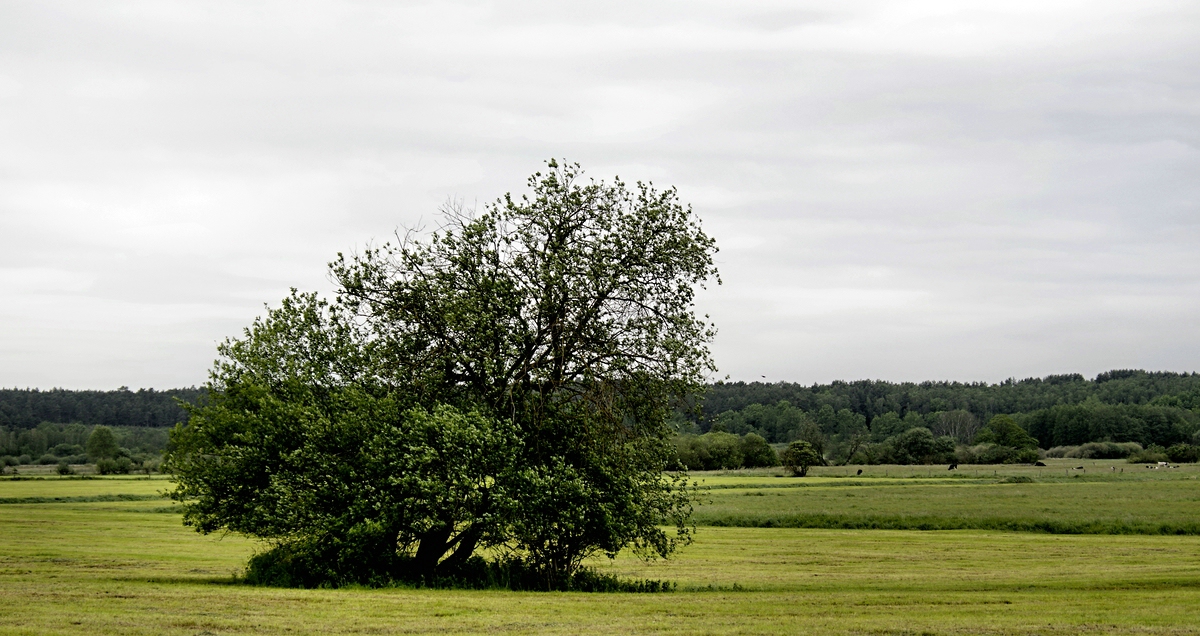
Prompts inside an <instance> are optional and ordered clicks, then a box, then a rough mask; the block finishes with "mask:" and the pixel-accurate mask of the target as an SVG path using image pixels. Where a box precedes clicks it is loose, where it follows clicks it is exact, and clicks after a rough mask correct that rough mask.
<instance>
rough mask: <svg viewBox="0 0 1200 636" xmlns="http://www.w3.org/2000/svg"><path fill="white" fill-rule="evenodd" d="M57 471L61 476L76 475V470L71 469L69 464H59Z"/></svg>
mask: <svg viewBox="0 0 1200 636" xmlns="http://www.w3.org/2000/svg"><path fill="white" fill-rule="evenodd" d="M56 470H58V474H60V475H74V474H75V469H74V468H71V465H70V464H68V463H67V462H59V463H58V468H57V469H56Z"/></svg>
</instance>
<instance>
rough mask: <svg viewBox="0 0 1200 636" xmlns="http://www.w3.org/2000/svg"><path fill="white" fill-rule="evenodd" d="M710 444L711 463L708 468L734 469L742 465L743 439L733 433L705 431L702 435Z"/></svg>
mask: <svg viewBox="0 0 1200 636" xmlns="http://www.w3.org/2000/svg"><path fill="white" fill-rule="evenodd" d="M700 437H701V438H702V439H704V440H705V441H706V442H707V444H708V454H709V457H710V458H711V459H710V464H709V467H708V469H709V470H713V469H718V468H723V469H733V468H741V467H742V440H741V439H739V438H738V436H737V435H734V434H733V433H722V432H720V431H718V432H715V433H705V434H704V435H701V436H700Z"/></svg>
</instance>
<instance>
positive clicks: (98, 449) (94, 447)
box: [87, 426, 121, 461]
mask: <svg viewBox="0 0 1200 636" xmlns="http://www.w3.org/2000/svg"><path fill="white" fill-rule="evenodd" d="M120 451H121V448H120V447H119V446H117V438H116V436H115V435H113V431H112V429H111V428H109V427H107V426H97V427H96V428H93V429H92V434H91V435H89V436H88V440H87V455H88V459H91V460H92V461H96V460H100V459H112V458H114V457H116V456H117V454H118V453H120Z"/></svg>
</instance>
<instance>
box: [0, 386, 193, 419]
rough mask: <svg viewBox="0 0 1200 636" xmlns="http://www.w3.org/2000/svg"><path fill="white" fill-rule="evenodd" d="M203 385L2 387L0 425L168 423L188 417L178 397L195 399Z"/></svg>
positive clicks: (0, 391)
mask: <svg viewBox="0 0 1200 636" xmlns="http://www.w3.org/2000/svg"><path fill="white" fill-rule="evenodd" d="M203 394H204V389H199V388H195V387H192V388H187V389H168V390H166V391H155V390H154V389H138V390H137V391H130V390H129V389H128V388H125V387H121V388H120V389H117V390H115V391H68V390H66V389H50V390H48V391H41V390H38V389H0V427H6V428H12V429H26V428H35V427H36V426H37V425H38V424H40V423H42V422H54V423H60V424H73V423H79V424H85V425H88V426H96V425H104V426H138V427H156V428H157V427H168V426H174V425H175V424H176V423H178V422H185V421H187V413H186V412H185V411H184V410H183V409H182V408H180V407H179V404H178V402H176V400H177V399H178V400H183V401H184V402H190V403H195V402H196V400H198V399H199V398H200V396H201V395H203Z"/></svg>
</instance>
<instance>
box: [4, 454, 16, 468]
mask: <svg viewBox="0 0 1200 636" xmlns="http://www.w3.org/2000/svg"><path fill="white" fill-rule="evenodd" d="M20 463H21V462H20V461H18V460H17V458H16V457H13V456H12V455H5V456H3V457H0V467H6V466H16V465H17V464H20Z"/></svg>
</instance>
